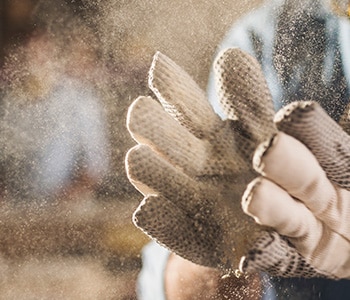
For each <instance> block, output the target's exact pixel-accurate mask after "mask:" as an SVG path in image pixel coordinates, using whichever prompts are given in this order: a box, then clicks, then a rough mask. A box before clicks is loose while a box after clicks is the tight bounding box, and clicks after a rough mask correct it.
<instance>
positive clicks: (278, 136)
mask: <svg viewBox="0 0 350 300" xmlns="http://www.w3.org/2000/svg"><path fill="white" fill-rule="evenodd" d="M214 69H215V73H216V83H217V87H218V93H219V99H220V105H221V107H222V109H223V111H224V112H225V115H226V116H227V119H226V120H222V119H220V118H219V117H218V116H217V115H216V114H215V113H214V111H213V109H212V108H211V106H210V105H209V102H208V101H207V99H206V96H205V93H204V92H203V91H202V90H201V89H200V88H199V87H198V85H197V84H196V83H195V82H194V81H193V80H192V78H191V77H190V76H189V75H188V74H187V73H186V72H185V71H184V70H183V69H182V68H181V67H179V66H178V65H176V64H175V63H174V62H173V61H172V60H170V59H169V58H168V57H166V56H165V55H163V54H162V53H160V52H158V53H156V55H155V56H154V59H153V63H152V66H151V69H150V72H149V87H150V89H151V90H152V91H153V93H154V94H155V96H156V97H157V100H155V99H153V98H151V97H139V98H138V99H137V100H135V102H134V103H133V104H132V105H131V106H130V108H129V112H128V117H127V126H128V130H129V132H130V134H131V135H132V137H133V138H134V139H135V141H136V142H137V143H138V145H136V146H135V147H133V148H132V149H130V150H129V152H128V154H127V157H126V170H127V175H128V178H129V180H130V182H131V183H132V184H133V185H134V186H135V187H136V188H137V189H138V190H139V191H140V192H141V193H142V194H143V195H144V199H143V201H142V202H141V204H140V206H139V207H138V208H137V210H136V211H135V213H134V217H133V218H134V219H133V220H134V223H135V224H136V226H138V227H139V228H141V229H142V230H143V231H144V232H145V233H146V234H148V235H149V236H151V237H152V238H153V239H155V240H156V241H157V242H158V243H160V244H162V245H164V246H165V247H167V248H169V249H170V250H171V251H173V252H175V253H177V254H178V255H180V256H182V257H184V258H186V259H188V260H190V261H192V262H194V263H197V264H201V265H204V266H209V267H214V268H219V269H222V270H223V271H224V272H231V271H235V270H236V269H238V268H239V269H240V271H241V272H253V271H258V270H263V271H267V272H269V273H270V274H271V275H276V276H286V277H292V276H304V277H315V276H326V277H331V278H347V277H350V268H348V267H347V264H349V262H348V256H349V255H348V252H349V253H350V243H349V242H348V240H349V235H350V226H347V224H346V219H347V216H348V215H349V212H350V210H349V205H347V204H346V202H347V201H346V200H347V199H348V198H349V199H348V200H350V195H348V193H349V192H348V191H347V188H348V185H349V183H348V181H349V180H348V179H347V172H348V170H350V168H349V166H348V164H349V162H348V161H349V159H347V153H348V151H347V147H348V146H347V145H350V140H349V137H348V136H347V134H346V133H345V132H343V131H342V129H341V128H340V127H339V126H338V125H337V124H336V123H335V122H334V121H332V120H331V119H330V118H329V117H328V116H327V115H326V113H325V112H324V111H323V110H322V109H321V108H320V106H319V105H317V104H316V103H314V102H297V103H293V104H291V105H289V106H288V107H286V108H284V109H283V110H282V111H280V112H279V113H278V114H277V115H276V117H275V116H274V115H275V113H274V109H273V105H272V99H271V95H270V93H269V89H268V87H267V84H266V82H265V79H264V76H263V74H262V71H261V68H260V66H259V64H258V62H257V61H256V60H255V59H254V58H253V57H251V56H249V55H248V54H246V53H244V52H242V51H241V50H239V49H237V48H232V49H227V50H225V51H224V52H222V53H220V55H219V56H218V58H217V60H216V61H215V63H214ZM274 119H275V121H274ZM252 161H253V163H252ZM256 177H257V178H256ZM254 178H256V179H254ZM247 185H248V188H247ZM242 196H243V198H242ZM242 207H243V209H242ZM335 254H336V255H335Z"/></svg>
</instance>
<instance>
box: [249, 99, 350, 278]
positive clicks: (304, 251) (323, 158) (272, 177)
mask: <svg viewBox="0 0 350 300" xmlns="http://www.w3.org/2000/svg"><path fill="white" fill-rule="evenodd" d="M275 122H276V125H277V127H278V129H279V130H280V132H279V133H278V134H277V135H276V136H274V137H273V138H272V139H270V140H267V141H266V142H265V143H262V144H261V145H260V146H259V147H258V149H257V150H256V152H255V156H254V159H253V162H254V168H255V170H256V171H257V172H258V173H260V174H261V176H260V177H258V178H256V179H255V180H254V181H253V182H252V183H250V184H249V186H248V188H247V190H246V192H245V194H244V197H243V208H244V211H245V212H246V213H247V214H249V215H251V216H252V217H254V219H255V220H256V222H257V223H259V224H261V225H264V226H269V227H271V228H273V229H275V230H276V231H277V232H278V233H279V234H281V235H283V236H286V237H288V241H289V242H290V243H291V244H292V245H293V246H294V247H295V248H296V250H297V251H298V252H299V253H300V254H301V255H302V256H303V257H304V258H305V259H306V261H307V262H308V263H309V264H311V265H312V266H314V267H315V268H316V269H317V270H319V271H320V272H321V273H323V274H324V275H326V276H327V277H331V278H350V222H349V220H350V192H349V189H350V173H349V171H350V137H349V135H348V134H347V133H345V131H343V130H342V128H341V127H340V126H339V125H338V124H337V123H336V122H335V121H333V120H332V119H331V118H330V117H329V116H328V115H327V113H326V112H325V111H324V110H323V109H322V108H321V106H320V105H319V104H318V103H316V102H295V103H292V104H290V105H288V106H286V107H285V108H283V109H282V110H281V111H280V112H279V113H278V114H277V115H276V117H275ZM253 268H254V267H253Z"/></svg>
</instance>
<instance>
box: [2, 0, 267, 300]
mask: <svg viewBox="0 0 350 300" xmlns="http://www.w3.org/2000/svg"><path fill="white" fill-rule="evenodd" d="M260 2H262V1H258V0H256V1H248V0H244V1H242V0H240V1H238V0H231V1H230V0H227V1H226V0H223V1H209V0H208V1H202V0H193V1H192V0H175V1H167V0H166V1H165V0H149V1H143V0H133V1H127V0H120V1H117V0H94V1H88V0H65V1H63V0H49V1H38V0H0V66H1V71H0V86H1V89H0V130H1V131H0V132H1V136H0V144H1V145H0V299H136V296H135V281H136V277H137V274H138V272H139V270H140V268H141V258H140V251H141V248H142V247H143V245H145V243H147V242H148V238H147V237H146V236H145V235H144V234H143V233H141V232H140V231H139V230H138V229H136V228H135V227H134V226H133V224H132V222H131V217H132V213H133V211H134V209H135V208H136V207H137V205H138V203H139V201H140V200H142V196H141V195H140V194H139V193H138V192H137V191H136V190H135V189H134V188H133V187H132V186H131V185H130V184H129V182H128V180H127V178H126V175H125V170H124V156H125V154H126V151H127V150H128V149H129V148H130V147H131V146H133V145H134V142H133V141H132V140H131V138H130V136H129V134H128V132H127V130H126V128H125V119H126V112H127V108H128V106H129V105H130V104H131V103H132V101H133V100H134V99H135V98H136V97H137V96H139V95H148V94H150V91H149V90H148V87H147V72H148V69H149V67H150V63H151V61H152V57H153V55H154V53H155V52H156V51H157V50H159V51H161V52H163V53H164V54H166V55H167V56H169V57H170V58H172V59H173V60H174V61H175V62H177V63H178V64H179V65H180V66H182V67H183V68H184V69H185V70H186V71H187V72H188V73H189V74H190V75H192V76H193V78H194V79H195V80H196V81H197V83H198V84H199V85H200V86H201V87H202V88H203V89H205V87H206V83H207V77H208V74H209V70H210V65H211V62H212V59H213V55H214V53H215V49H216V46H217V45H218V43H219V42H220V41H221V39H222V38H223V36H224V34H225V32H226V30H227V29H228V28H229V27H230V26H231V25H232V24H233V23H234V22H235V21H236V20H237V18H238V17H239V16H241V15H242V14H244V13H246V12H247V11H249V10H250V9H252V8H253V7H255V6H256V5H258V4H259V3H260Z"/></svg>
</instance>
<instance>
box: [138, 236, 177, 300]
mask: <svg viewBox="0 0 350 300" xmlns="http://www.w3.org/2000/svg"><path fill="white" fill-rule="evenodd" d="M169 254H170V252H169V251H168V250H167V249H165V248H164V247H162V246H160V245H158V244H157V243H156V242H150V243H149V244H147V245H146V246H145V247H144V248H143V250H142V264H143V265H142V270H141V272H140V274H139V276H138V280H137V298H138V299H139V300H165V299H166V298H165V288H164V270H165V267H166V265H167V261H168V257H169Z"/></svg>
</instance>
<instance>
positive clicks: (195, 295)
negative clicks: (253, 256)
mask: <svg viewBox="0 0 350 300" xmlns="http://www.w3.org/2000/svg"><path fill="white" fill-rule="evenodd" d="M165 292H166V297H167V300H187V299H188V300H190V299H191V300H196V299H198V300H199V299H201V300H202V299H204V300H205V299H243V298H244V299H247V300H258V299H261V283H260V278H259V275H257V274H254V275H249V276H242V277H240V278H237V277H236V276H234V275H231V276H227V277H223V276H222V274H221V272H220V271H219V270H216V269H212V268H207V267H203V266H200V265H196V264H193V263H191V262H190V261H187V260H185V259H183V258H181V257H179V256H177V255H175V254H171V255H170V257H169V260H168V264H167V267H166V270H165ZM242 297H243V298H242Z"/></svg>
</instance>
